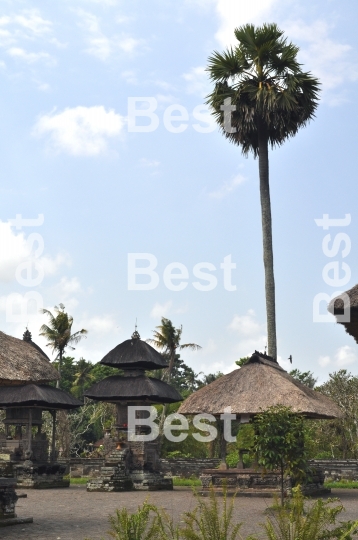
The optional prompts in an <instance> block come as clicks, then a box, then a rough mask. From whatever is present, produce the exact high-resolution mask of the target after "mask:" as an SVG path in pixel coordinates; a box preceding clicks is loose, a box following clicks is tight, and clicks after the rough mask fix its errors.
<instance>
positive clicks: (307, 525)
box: [263, 487, 358, 540]
mask: <svg viewBox="0 0 358 540" xmlns="http://www.w3.org/2000/svg"><path fill="white" fill-rule="evenodd" d="M304 502H305V501H304V497H303V495H302V492H301V490H300V488H299V487H297V488H294V489H293V497H292V499H291V500H289V501H287V502H285V504H284V505H283V506H279V505H278V504H277V502H276V505H275V506H274V508H273V513H274V517H268V519H267V522H266V523H265V524H264V525H263V528H264V530H265V533H266V537H267V539H268V540H329V539H337V540H344V539H345V540H352V535H353V534H356V533H357V532H358V521H356V522H350V521H348V522H345V523H340V524H339V525H338V526H336V527H334V525H336V522H337V516H338V515H339V514H340V513H341V512H342V511H343V510H344V508H343V506H342V505H341V504H340V503H339V501H338V499H327V500H326V501H323V500H322V499H318V500H317V501H316V502H315V503H314V504H312V505H310V506H309V507H306V508H305V506H304Z"/></svg>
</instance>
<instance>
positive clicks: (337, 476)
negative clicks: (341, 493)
mask: <svg viewBox="0 0 358 540" xmlns="http://www.w3.org/2000/svg"><path fill="white" fill-rule="evenodd" d="M309 463H310V465H312V466H318V467H321V468H322V469H323V471H324V474H325V479H326V481H329V480H334V481H339V480H358V460H357V459H312V460H310V462H309Z"/></svg>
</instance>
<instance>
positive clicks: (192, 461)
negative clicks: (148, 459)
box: [160, 458, 221, 478]
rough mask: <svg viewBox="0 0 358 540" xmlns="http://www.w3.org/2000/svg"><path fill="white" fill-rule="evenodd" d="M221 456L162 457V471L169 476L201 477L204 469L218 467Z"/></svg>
mask: <svg viewBox="0 0 358 540" xmlns="http://www.w3.org/2000/svg"><path fill="white" fill-rule="evenodd" d="M220 461H221V460H220V459H219V458H212V459H209V458H203V459H197V458H162V459H161V460H160V466H161V471H162V472H163V473H164V474H165V475H167V476H180V477H181V478H190V477H191V476H196V477H199V476H200V475H201V471H202V470H203V469H216V468H217V467H218V466H219V464H220Z"/></svg>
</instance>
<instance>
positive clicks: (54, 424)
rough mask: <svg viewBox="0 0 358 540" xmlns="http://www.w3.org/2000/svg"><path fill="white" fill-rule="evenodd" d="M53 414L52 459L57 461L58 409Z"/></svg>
mask: <svg viewBox="0 0 358 540" xmlns="http://www.w3.org/2000/svg"><path fill="white" fill-rule="evenodd" d="M51 414H52V441H51V461H56V409H54V410H53V411H51Z"/></svg>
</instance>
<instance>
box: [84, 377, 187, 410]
mask: <svg viewBox="0 0 358 540" xmlns="http://www.w3.org/2000/svg"><path fill="white" fill-rule="evenodd" d="M84 395H85V396H86V397H88V398H90V399H94V400H98V401H127V400H129V401H146V402H149V403H176V402H177V401H182V400H183V398H182V397H181V395H180V394H179V392H178V391H177V390H176V389H175V388H173V387H172V386H170V385H169V384H167V383H165V382H164V381H160V380H159V379H154V378H153V377H147V376H146V375H144V374H138V375H136V374H133V376H123V375H112V376H111V377H106V378H105V379H103V380H102V381H100V382H98V383H96V384H94V385H93V386H92V387H91V388H89V389H88V390H86V391H85V393H84Z"/></svg>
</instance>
